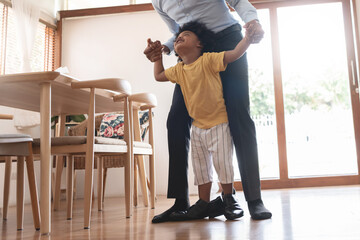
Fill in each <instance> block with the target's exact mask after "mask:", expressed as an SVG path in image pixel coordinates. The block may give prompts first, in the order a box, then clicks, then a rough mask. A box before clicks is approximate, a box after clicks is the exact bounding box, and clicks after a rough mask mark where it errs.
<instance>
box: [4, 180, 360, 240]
mask: <svg viewBox="0 0 360 240" xmlns="http://www.w3.org/2000/svg"><path fill="white" fill-rule="evenodd" d="M237 195H238V198H239V200H240V203H241V205H242V206H243V207H244V209H245V215H244V217H242V218H241V219H239V220H235V221H226V219H225V218H224V217H223V216H222V217H218V218H215V219H214V220H208V219H204V220H200V221H192V222H177V223H175V222H168V223H161V224H152V223H151V219H152V217H153V216H154V214H158V213H160V212H162V211H164V210H166V209H167V208H168V207H169V206H171V204H172V203H173V201H172V200H168V199H166V198H165V197H161V196H160V197H158V200H157V203H156V206H157V208H156V209H155V210H154V209H148V208H146V207H144V206H143V205H140V206H139V207H137V208H136V209H135V210H134V214H133V216H132V218H130V219H126V218H125V208H124V200H123V199H121V198H106V199H105V208H104V211H103V212H98V211H97V210H96V207H95V205H94V208H93V215H92V219H91V229H90V230H84V229H83V218H82V211H83V209H82V204H83V203H82V201H81V200H76V201H75V207H74V217H73V220H70V221H69V220H66V211H65V201H62V202H61V204H62V205H61V210H60V211H57V212H54V213H53V216H52V217H53V218H52V233H51V235H50V236H41V235H40V233H39V231H35V230H34V228H33V224H32V216H31V209H30V206H26V208H25V223H24V230H23V231H16V219H15V218H16V213H15V208H14V207H12V208H10V209H9V218H8V220H7V221H4V222H3V223H2V226H1V239H2V240H6V239H61V240H65V239H77V240H78V239H134V240H145V239H149V240H168V239H169V240H171V239H212V240H221V239H254V240H263V239H264V240H265V239H271V240H277V239H315V240H319V239H326V240H329V239H336V240H344V239H360V185H356V186H341V187H323V188H302V189H285V190H264V191H263V192H262V195H263V199H264V202H265V203H266V206H267V207H268V208H269V209H270V210H271V211H272V212H273V218H272V219H270V220H263V221H254V220H251V219H250V216H249V213H248V209H247V206H246V202H245V200H244V197H243V193H242V192H238V193H237ZM196 200H197V197H196V196H194V197H191V202H192V203H194V202H195V201H196Z"/></svg>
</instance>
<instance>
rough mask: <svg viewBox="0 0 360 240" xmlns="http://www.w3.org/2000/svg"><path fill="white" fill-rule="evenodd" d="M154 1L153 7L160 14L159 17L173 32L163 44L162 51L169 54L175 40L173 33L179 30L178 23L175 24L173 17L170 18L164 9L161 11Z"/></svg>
mask: <svg viewBox="0 0 360 240" xmlns="http://www.w3.org/2000/svg"><path fill="white" fill-rule="evenodd" d="M155 2H156V1H153V7H154V9H155V11H156V12H157V13H158V14H159V15H160V17H161V18H162V20H163V21H164V22H165V24H166V25H167V26H168V28H169V30H170V32H171V33H172V34H173V36H172V37H171V38H170V39H168V41H167V42H166V43H164V44H163V52H164V53H166V54H169V53H170V52H171V51H172V50H174V44H173V43H174V40H175V34H176V33H177V32H178V31H179V28H180V26H179V24H177V23H176V22H175V20H174V19H172V18H170V17H169V16H168V15H167V13H165V12H164V11H162V9H161V8H160V6H158V4H157V3H155Z"/></svg>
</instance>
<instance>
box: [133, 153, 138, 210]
mask: <svg viewBox="0 0 360 240" xmlns="http://www.w3.org/2000/svg"><path fill="white" fill-rule="evenodd" d="M137 163H138V158H137V156H134V187H133V194H134V196H133V201H134V202H133V204H134V206H135V207H136V206H137V205H138V170H137V167H138V164H137Z"/></svg>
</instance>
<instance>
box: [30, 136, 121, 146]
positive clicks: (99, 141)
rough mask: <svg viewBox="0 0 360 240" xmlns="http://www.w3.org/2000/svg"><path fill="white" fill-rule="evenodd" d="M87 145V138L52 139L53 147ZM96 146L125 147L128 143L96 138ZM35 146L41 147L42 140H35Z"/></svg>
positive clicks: (66, 137)
mask: <svg viewBox="0 0 360 240" xmlns="http://www.w3.org/2000/svg"><path fill="white" fill-rule="evenodd" d="M80 144H86V136H63V137H54V138H51V146H63V145H80ZM95 144H109V145H124V146H126V142H125V141H124V140H121V139H115V138H103V137H95ZM34 145H35V146H40V139H39V138H36V139H34Z"/></svg>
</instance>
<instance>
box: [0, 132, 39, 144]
mask: <svg viewBox="0 0 360 240" xmlns="http://www.w3.org/2000/svg"><path fill="white" fill-rule="evenodd" d="M32 140H33V139H32V138H31V136H29V135H26V134H0V144H1V143H20V142H31V141H32Z"/></svg>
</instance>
